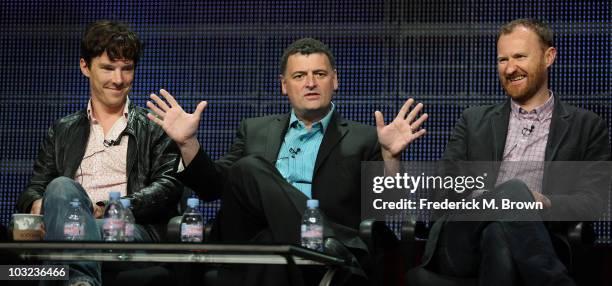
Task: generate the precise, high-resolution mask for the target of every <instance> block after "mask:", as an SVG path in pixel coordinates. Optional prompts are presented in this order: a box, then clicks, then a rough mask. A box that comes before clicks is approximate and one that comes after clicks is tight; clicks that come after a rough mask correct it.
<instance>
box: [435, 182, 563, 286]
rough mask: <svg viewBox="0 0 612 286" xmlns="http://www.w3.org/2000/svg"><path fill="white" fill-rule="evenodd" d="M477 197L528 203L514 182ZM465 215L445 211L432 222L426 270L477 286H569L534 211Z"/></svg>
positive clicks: (525, 189) (519, 184) (529, 198)
mask: <svg viewBox="0 0 612 286" xmlns="http://www.w3.org/2000/svg"><path fill="white" fill-rule="evenodd" d="M483 196H486V197H485V198H486V199H495V200H496V201H500V200H501V199H503V198H505V199H510V200H511V201H523V202H527V201H534V199H533V196H532V194H531V193H530V191H529V189H528V187H527V186H526V185H525V184H524V183H523V182H521V181H518V180H511V181H508V182H506V183H504V184H502V185H500V186H498V187H497V188H496V189H495V190H494V191H492V192H490V193H488V194H486V195H483ZM470 215H474V214H470ZM465 216H466V214H464V213H461V212H457V213H450V214H447V217H446V219H444V218H443V219H441V220H438V221H436V223H435V224H434V226H433V227H432V229H431V232H430V237H429V240H428V242H427V246H426V251H425V259H426V260H428V258H429V257H431V260H430V262H429V263H428V265H426V267H427V268H429V269H432V270H434V271H436V272H438V273H441V274H444V275H449V276H454V277H478V281H479V285H496V286H501V285H574V282H573V281H572V280H571V279H570V278H569V277H568V275H567V270H566V268H565V266H564V265H563V264H562V263H561V261H559V259H558V257H557V255H556V254H555V250H554V248H553V246H552V243H551V241H550V236H549V234H548V230H547V229H546V226H545V225H544V224H543V223H542V222H541V221H539V220H538V218H539V214H538V212H537V210H533V211H524V210H521V211H513V212H495V213H491V214H490V218H491V219H490V220H486V221H484V220H482V217H480V218H478V219H474V220H473V221H469V219H466V217H465Z"/></svg>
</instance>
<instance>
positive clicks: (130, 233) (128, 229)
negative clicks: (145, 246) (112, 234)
mask: <svg viewBox="0 0 612 286" xmlns="http://www.w3.org/2000/svg"><path fill="white" fill-rule="evenodd" d="M125 237H126V238H127V237H134V224H133V223H126V224H125Z"/></svg>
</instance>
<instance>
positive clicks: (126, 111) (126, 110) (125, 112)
mask: <svg viewBox="0 0 612 286" xmlns="http://www.w3.org/2000/svg"><path fill="white" fill-rule="evenodd" d="M129 106H130V98H129V97H126V98H125V106H124V107H123V116H125V119H128V114H129V113H130V109H129ZM87 119H89V121H91V122H92V123H97V122H98V120H96V119H95V118H94V117H93V116H92V107H91V98H90V99H89V101H87Z"/></svg>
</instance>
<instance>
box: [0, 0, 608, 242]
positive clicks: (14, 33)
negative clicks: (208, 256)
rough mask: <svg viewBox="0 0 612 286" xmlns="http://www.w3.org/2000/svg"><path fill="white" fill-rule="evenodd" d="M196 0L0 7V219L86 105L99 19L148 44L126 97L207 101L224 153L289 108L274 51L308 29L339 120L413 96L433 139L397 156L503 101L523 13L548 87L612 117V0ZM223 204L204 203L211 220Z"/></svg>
mask: <svg viewBox="0 0 612 286" xmlns="http://www.w3.org/2000/svg"><path fill="white" fill-rule="evenodd" d="M198 2H199V1H186V2H183V1H168V2H165V1H116V0H115V1H86V0H84V1H2V2H1V3H0V67H1V68H2V72H0V223H2V224H5V225H6V224H7V223H8V221H9V218H10V215H11V214H12V213H13V212H14V211H15V207H14V205H15V202H16V200H17V197H18V195H19V193H20V192H21V191H22V190H23V188H24V187H25V185H26V183H27V180H28V177H29V176H30V174H31V168H32V164H33V160H34V158H35V157H36V154H37V150H38V148H39V146H40V143H41V141H42V139H43V136H44V135H45V133H46V131H47V128H48V127H49V126H50V125H51V124H52V122H53V121H54V120H56V119H57V118H60V117H62V116H65V115H67V114H70V113H72V112H74V111H76V110H78V109H80V108H83V107H84V106H85V105H86V103H87V100H88V96H89V95H88V84H87V81H86V78H85V77H83V76H82V75H81V73H80V71H79V68H78V61H79V41H80V37H81V33H82V32H83V30H84V28H85V26H86V24H88V23H90V22H92V21H95V20H98V19H115V20H122V21H125V22H127V23H129V24H130V25H131V26H132V27H133V28H134V29H135V30H136V31H137V32H138V33H139V34H140V35H141V37H142V38H143V40H144V42H145V45H146V48H145V54H144V58H143V59H142V61H141V63H140V64H139V66H138V68H137V76H136V81H135V85H134V89H133V92H132V93H131V96H130V98H131V100H133V101H135V102H136V104H139V105H141V106H144V102H145V100H146V98H147V96H148V94H149V93H151V92H154V91H158V90H159V89H160V88H165V89H167V90H169V91H170V92H171V93H172V94H174V95H175V96H176V97H177V98H178V99H179V101H180V102H181V103H182V104H183V105H184V106H186V107H187V109H189V110H191V109H192V108H193V107H194V106H195V104H196V103H197V102H198V101H200V100H208V101H209V103H210V104H209V108H207V110H206V112H205V115H204V119H203V120H202V124H201V132H200V133H199V134H200V135H199V136H200V138H199V139H200V140H201V141H202V142H203V145H204V147H205V149H206V150H207V151H208V152H209V153H210V154H211V155H212V157H214V158H217V157H219V156H220V155H222V154H224V152H226V151H227V150H228V148H229V146H230V144H231V142H232V141H233V137H234V130H235V128H236V127H237V126H238V124H239V122H240V120H242V119H243V118H247V117H252V116H260V115H266V114H272V113H278V112H286V111H288V104H287V100H286V98H284V97H283V96H282V95H281V93H280V88H279V82H278V74H279V67H278V66H279V64H278V63H279V58H280V55H281V53H282V50H283V48H284V47H286V46H287V45H288V44H289V43H290V42H292V41H293V40H295V39H297V38H300V37H304V36H310V37H316V38H319V39H321V40H323V41H324V42H326V43H328V44H329V45H330V46H331V47H332V49H333V51H334V52H335V55H336V57H337V64H338V72H339V78H340V89H339V91H338V94H337V95H336V98H335V102H336V104H337V106H338V109H339V110H340V111H341V112H342V113H343V114H344V115H345V117H347V118H349V119H353V120H356V121H360V122H363V123H366V124H373V122H374V120H373V112H374V110H376V109H380V110H381V111H383V113H385V114H387V117H389V116H391V114H393V113H394V112H395V111H396V110H398V108H399V105H400V104H401V103H402V102H403V101H404V100H405V99H406V98H408V97H415V98H417V99H418V100H419V101H423V102H425V103H426V108H425V109H426V111H427V112H428V113H429V114H431V118H430V120H429V121H428V122H427V123H426V124H425V127H426V128H427V130H428V135H427V136H426V137H425V138H424V139H422V140H419V142H418V143H416V144H413V145H412V146H411V148H410V150H409V152H407V153H406V154H405V159H406V160H424V161H433V160H437V159H439V158H440V156H441V154H442V152H443V149H444V146H445V144H446V142H447V139H448V137H449V134H450V132H451V130H452V128H453V126H454V124H455V121H456V120H457V119H458V117H459V116H460V114H461V111H462V110H463V109H465V108H466V107H468V106H473V105H480V104H486V103H495V102H499V101H501V100H503V99H504V98H505V96H504V93H503V91H502V89H501V88H500V86H499V83H498V80H497V72H496V60H495V57H496V54H495V34H496V31H497V28H498V27H499V26H500V25H501V24H503V23H505V22H508V21H510V20H512V19H515V18H521V17H535V18H539V19H542V20H545V21H547V22H549V23H550V24H551V25H552V27H553V28H554V30H555V31H556V35H557V39H556V40H557V47H558V51H559V52H558V58H557V61H556V63H555V64H554V65H553V68H552V72H551V74H552V82H551V88H552V90H553V91H554V92H555V95H557V96H559V97H560V98H562V99H564V100H566V101H569V102H571V103H573V104H576V105H578V106H581V107H585V108H588V109H590V110H593V111H594V112H596V113H598V114H599V115H601V116H602V117H603V118H605V119H606V121H607V122H608V125H609V126H610V125H612V124H610V123H611V122H610V120H611V118H612V116H610V100H611V99H612V49H611V43H612V31H611V30H612V24H611V23H612V3H611V2H610V1H570V0H567V1H550V0H545V1H535V0H529V1H526V0H518V1H489V0H473V1H466V0H464V1H451V0H447V1H429V0H414V1H394V0H390V1H381V0H356V1H319V0H308V1H248V0H245V1H202V3H198ZM217 207H218V202H215V203H211V204H207V205H206V206H205V209H206V212H205V214H206V216H207V218H211V217H213V216H214V214H215V211H216V208H217ZM606 219H608V220H609V218H606ZM389 224H390V225H391V226H392V227H394V228H395V229H397V228H398V224H397V223H396V222H394V221H389ZM597 228H598V232H599V234H600V237H599V238H600V242H602V243H610V233H611V231H610V223H609V222H600V223H598V224H597Z"/></svg>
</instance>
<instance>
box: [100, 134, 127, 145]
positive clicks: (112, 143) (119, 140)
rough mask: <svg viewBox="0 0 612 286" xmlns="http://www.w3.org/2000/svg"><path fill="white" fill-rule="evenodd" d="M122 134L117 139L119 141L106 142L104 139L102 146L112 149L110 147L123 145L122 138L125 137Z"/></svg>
mask: <svg viewBox="0 0 612 286" xmlns="http://www.w3.org/2000/svg"><path fill="white" fill-rule="evenodd" d="M122 135H123V133H122V134H119V137H117V139H115V140H106V139H104V142H102V145H104V147H110V146H119V144H121V138H122V137H123V136H122Z"/></svg>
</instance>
